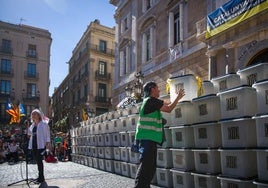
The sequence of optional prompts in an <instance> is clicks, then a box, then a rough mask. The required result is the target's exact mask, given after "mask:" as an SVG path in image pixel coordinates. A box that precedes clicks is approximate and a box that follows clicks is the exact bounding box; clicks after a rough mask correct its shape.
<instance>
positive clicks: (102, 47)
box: [100, 40, 107, 53]
mask: <svg viewBox="0 0 268 188" xmlns="http://www.w3.org/2000/svg"><path fill="white" fill-rule="evenodd" d="M106 48H107V42H106V41H104V40H100V51H101V52H103V53H106Z"/></svg>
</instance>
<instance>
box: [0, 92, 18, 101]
mask: <svg viewBox="0 0 268 188" xmlns="http://www.w3.org/2000/svg"><path fill="white" fill-rule="evenodd" d="M0 98H1V99H5V100H6V99H8V98H10V99H11V100H14V99H15V92H14V91H12V92H5V91H0Z"/></svg>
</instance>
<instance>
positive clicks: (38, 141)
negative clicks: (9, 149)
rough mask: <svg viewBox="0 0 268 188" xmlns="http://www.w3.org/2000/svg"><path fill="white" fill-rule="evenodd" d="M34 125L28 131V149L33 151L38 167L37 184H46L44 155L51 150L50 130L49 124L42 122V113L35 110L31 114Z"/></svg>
mask: <svg viewBox="0 0 268 188" xmlns="http://www.w3.org/2000/svg"><path fill="white" fill-rule="evenodd" d="M31 119H32V124H31V126H30V128H29V129H28V135H29V136H30V140H29V147H28V149H30V150H32V153H33V156H34V158H35V160H36V163H37V167H38V178H37V180H36V181H37V183H42V182H45V177H44V165H43V154H44V153H45V150H46V149H48V150H51V144H50V129H49V126H48V124H47V123H45V122H43V121H42V113H41V111H40V110H38V109H34V110H33V111H32V113H31Z"/></svg>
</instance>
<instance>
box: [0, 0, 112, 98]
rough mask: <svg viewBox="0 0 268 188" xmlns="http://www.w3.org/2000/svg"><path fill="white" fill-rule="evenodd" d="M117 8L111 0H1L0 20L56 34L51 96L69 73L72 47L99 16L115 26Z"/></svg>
mask: <svg viewBox="0 0 268 188" xmlns="http://www.w3.org/2000/svg"><path fill="white" fill-rule="evenodd" d="M114 13H115V7H114V6H113V5H111V4H110V3H109V0H0V20H1V21H4V22H8V23H12V24H20V22H21V19H22V22H21V23H22V24H25V25H30V26H34V27H39V28H43V29H47V30H48V31H49V32H50V33H51V36H52V45H51V58H50V80H51V83H50V88H49V95H50V96H51V95H52V94H53V91H54V87H57V86H59V85H60V83H61V82H62V81H63V79H64V78H65V77H66V75H67V74H68V64H66V62H68V61H69V60H70V58H71V56H72V50H73V49H74V47H75V45H76V44H77V43H78V41H79V39H80V38H81V37H82V35H83V33H84V32H85V30H86V28H87V26H88V25H89V24H90V22H91V21H94V20H95V19H98V20H100V23H101V24H102V25H105V26H108V27H113V26H115V20H114V17H113V16H114Z"/></svg>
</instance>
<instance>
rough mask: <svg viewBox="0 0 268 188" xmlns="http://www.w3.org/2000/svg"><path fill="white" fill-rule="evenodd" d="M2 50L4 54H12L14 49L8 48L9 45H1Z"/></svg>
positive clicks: (0, 49) (0, 50)
mask: <svg viewBox="0 0 268 188" xmlns="http://www.w3.org/2000/svg"><path fill="white" fill-rule="evenodd" d="M0 52H1V53H4V54H10V55H12V53H13V49H12V48H8V47H5V46H0Z"/></svg>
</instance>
